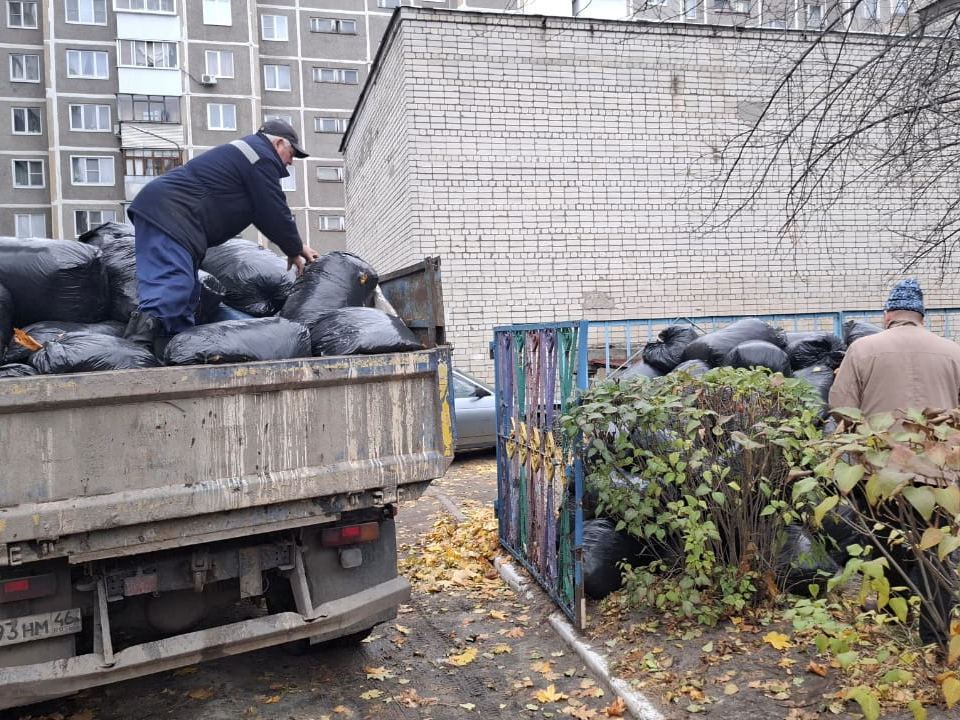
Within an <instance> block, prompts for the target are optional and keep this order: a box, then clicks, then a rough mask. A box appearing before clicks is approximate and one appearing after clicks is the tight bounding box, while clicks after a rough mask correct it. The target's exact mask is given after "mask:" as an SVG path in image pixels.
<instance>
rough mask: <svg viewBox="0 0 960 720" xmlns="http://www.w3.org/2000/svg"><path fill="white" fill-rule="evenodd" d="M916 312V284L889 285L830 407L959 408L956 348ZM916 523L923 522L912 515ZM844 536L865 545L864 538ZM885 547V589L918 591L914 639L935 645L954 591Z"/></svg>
mask: <svg viewBox="0 0 960 720" xmlns="http://www.w3.org/2000/svg"><path fill="white" fill-rule="evenodd" d="M923 315H924V306H923V291H922V290H921V289H920V285H919V284H918V283H917V281H916V280H913V279H909V280H902V281H901V282H899V283H897V284H896V285H895V286H894V287H893V290H892V291H891V292H890V297H889V298H888V300H887V303H886V305H884V308H883V327H884V330H883V332H879V333H876V334H874V335H868V336H866V337H862V338H860V339H859V340H857V341H855V342H853V343H851V344H850V347H849V348H847V351H846V355H845V356H844V358H843V362H842V363H841V364H840V367H839V368H838V370H837V377H836V379H835V380H834V383H833V386H832V387H831V388H830V396H829V404H830V408H831V410H832V409H836V408H845V407H846V408H858V409H859V410H860V411H861V412H862V413H863V414H864V416H866V417H869V416H870V415H875V414H877V413H882V412H889V413H892V414H893V415H894V416H895V417H897V418H900V419H903V418H904V417H905V416H906V414H907V412H908V411H909V410H914V409H915V410H927V409H935V410H946V409H952V408H955V407H957V406H958V405H960V345H957V343H955V342H953V341H952V340H948V339H946V338H942V337H940V336H939V335H935V334H934V333H932V332H930V331H929V330H927V329H926V328H925V327H924V325H923ZM852 499H853V501H854V503H855V504H857V505H861V507H863V503H866V497H865V495H864V494H863V492H862V489H860V488H857V489H855V490H854V492H853V494H852ZM916 522H918V523H923V522H924V521H923V519H922V518H921V517H920V515H919V514H917V515H916ZM845 539H846V540H847V541H849V542H859V543H860V544H870V541H869V538H865V537H864V538H861V537H850V536H847V537H846V538H845ZM886 549H887V552H889V553H890V555H891V556H892V557H893V559H894V560H895V561H896V565H897V566H899V567H891V568H890V569H889V570H888V571H887V573H888V575H887V577H888V579H889V580H890V584H891V586H901V585H906V584H907V583H908V582H912V583H913V584H914V585H915V586H916V587H917V588H919V589H920V591H921V593H923V594H924V595H925V596H926V597H924V598H922V602H921V610H920V637H921V639H922V640H923V642H925V643H930V642H939V643H941V644H943V643H944V641H945V639H944V638H943V637H942V633H941V632H940V631H939V630H938V623H937V622H936V621H935V619H933V618H931V611H932V610H933V609H936V611H937V612H938V613H940V614H941V615H946V616H948V615H949V612H950V608H951V607H952V606H953V605H954V603H955V601H956V600H955V594H954V592H951V591H950V590H949V589H948V588H947V587H945V586H944V585H942V584H939V583H933V582H926V581H925V578H924V574H923V572H922V568H921V567H920V563H918V561H917V559H916V556H915V554H914V550H913V549H911V548H909V547H905V546H904V544H903V543H902V542H889V543H887V548H886ZM901 571H902V572H901ZM947 574H948V575H954V574H955V573H953V572H952V571H948V572H947ZM954 590H955V589H954ZM925 610H926V612H925Z"/></svg>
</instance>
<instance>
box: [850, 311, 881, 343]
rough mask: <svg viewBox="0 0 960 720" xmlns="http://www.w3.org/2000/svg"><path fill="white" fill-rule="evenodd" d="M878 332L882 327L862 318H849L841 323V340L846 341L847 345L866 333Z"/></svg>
mask: <svg viewBox="0 0 960 720" xmlns="http://www.w3.org/2000/svg"><path fill="white" fill-rule="evenodd" d="M878 332H883V328H882V327H879V326H878V325H874V324H873V323H868V322H866V321H864V320H854V319H852V318H851V319H850V320H847V321H846V322H845V323H844V324H843V342H844V343H846V345H847V347H850V345H851V344H852V343H853V342H854V341H855V340H859V339H860V338H862V337H866V336H867V335H876V334H877V333H878Z"/></svg>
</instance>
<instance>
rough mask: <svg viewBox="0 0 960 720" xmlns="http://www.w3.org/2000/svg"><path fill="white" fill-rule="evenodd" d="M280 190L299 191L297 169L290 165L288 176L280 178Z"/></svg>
mask: <svg viewBox="0 0 960 720" xmlns="http://www.w3.org/2000/svg"><path fill="white" fill-rule="evenodd" d="M280 188H281V189H282V190H283V191H284V192H293V191H294V190H296V189H297V169H296V168H295V167H294V166H293V165H288V166H287V176H286V177H285V178H280Z"/></svg>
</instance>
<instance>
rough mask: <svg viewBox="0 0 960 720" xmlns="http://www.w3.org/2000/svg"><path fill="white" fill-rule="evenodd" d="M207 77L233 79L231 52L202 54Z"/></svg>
mask: <svg viewBox="0 0 960 720" xmlns="http://www.w3.org/2000/svg"><path fill="white" fill-rule="evenodd" d="M204 67H205V68H206V70H207V75H214V76H216V77H218V78H232V77H233V52H232V51H230V50H207V51H206V52H205V53H204Z"/></svg>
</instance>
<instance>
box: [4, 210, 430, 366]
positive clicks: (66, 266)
mask: <svg viewBox="0 0 960 720" xmlns="http://www.w3.org/2000/svg"><path fill="white" fill-rule="evenodd" d="M198 277H199V280H200V287H201V292H200V302H199V305H198V307H197V309H196V311H195V319H196V325H195V326H194V327H192V328H190V329H189V330H187V331H185V332H182V333H180V334H178V335H176V336H174V337H173V338H171V340H170V342H169V343H168V344H167V345H166V348H165V349H164V350H163V351H162V355H161V356H156V355H154V353H153V352H152V351H151V350H149V349H147V348H144V347H143V346H141V345H137V344H134V343H132V342H130V341H128V340H125V339H124V338H123V334H124V330H125V328H126V325H127V321H128V320H129V318H130V314H131V313H132V312H133V311H135V310H136V309H137V307H138V304H139V295H138V291H137V273H136V248H135V243H134V229H133V227H132V226H131V225H126V224H121V223H114V222H109V223H104V224H103V225H101V226H100V227H98V228H95V229H94V230H91V231H89V232H87V233H85V234H83V235H81V236H80V238H79V239H78V240H29V239H22V238H0V379H2V378H8V377H23V376H27V375H35V374H55V373H74V372H89V371H95V370H121V369H130V368H147V367H158V366H161V365H192V364H219V363H231V362H250V361H256V360H281V359H287V358H301V357H315V356H321V355H353V354H372V353H382V352H403V351H410V350H417V349H421V348H422V347H423V346H422V345H421V343H420V342H419V341H418V340H417V338H416V336H415V335H414V334H413V332H411V331H410V329H409V328H408V327H407V326H406V325H405V324H404V323H403V321H402V320H401V319H400V318H399V317H396V315H395V314H391V312H390V310H392V308H389V304H388V303H387V304H385V303H383V302H376V301H377V300H380V299H381V298H382V295H380V293H379V290H378V282H379V276H378V274H377V272H376V270H375V269H374V268H373V267H372V266H371V265H370V264H368V263H367V262H366V261H364V260H363V259H361V258H360V257H358V256H356V255H353V254H351V253H348V252H340V251H337V252H331V253H328V254H326V255H324V256H322V257H320V258H319V259H318V260H316V261H315V262H313V263H310V264H309V265H307V266H306V267H305V268H304V272H303V273H302V275H301V276H300V277H297V276H296V274H295V273H294V272H293V271H292V270H288V269H287V260H286V258H282V257H280V256H278V255H276V254H275V253H273V252H271V251H270V250H267V249H265V248H262V247H260V246H258V245H256V244H255V243H253V242H250V241H248V240H244V239H242V238H234V239H232V240H229V241H227V242H226V243H224V244H222V245H219V246H217V247H213V248H210V250H209V251H208V252H207V255H206V257H205V258H204V260H203V262H202V264H201V266H200V270H199V274H198ZM378 296H379V297H378ZM385 306H386V309H384V307H385Z"/></svg>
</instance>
